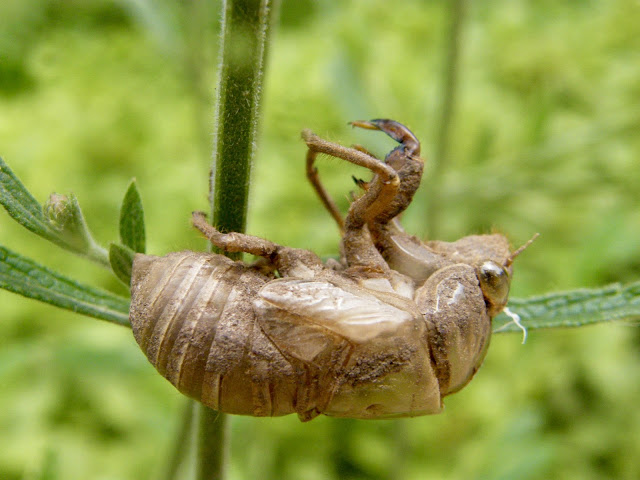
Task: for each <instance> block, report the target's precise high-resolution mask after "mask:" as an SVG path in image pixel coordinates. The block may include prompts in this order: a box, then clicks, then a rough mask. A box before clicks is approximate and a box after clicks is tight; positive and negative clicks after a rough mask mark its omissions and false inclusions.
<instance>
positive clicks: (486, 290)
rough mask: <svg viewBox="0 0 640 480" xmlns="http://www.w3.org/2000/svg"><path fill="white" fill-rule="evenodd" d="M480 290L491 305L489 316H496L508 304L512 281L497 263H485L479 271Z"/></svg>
mask: <svg viewBox="0 0 640 480" xmlns="http://www.w3.org/2000/svg"><path fill="white" fill-rule="evenodd" d="M478 278H479V280H480V288H481V289H482V293H483V294H484V298H485V300H486V301H487V303H488V305H489V315H490V316H492V317H493V316H494V315H497V314H498V313H500V311H501V310H502V309H503V308H504V306H505V305H506V304H507V298H508V296H509V286H510V284H511V279H510V278H509V274H508V273H507V271H506V270H505V269H504V267H502V266H501V265H498V264H497V263H495V262H491V261H487V262H484V263H483V264H482V265H481V266H480V269H479V271H478Z"/></svg>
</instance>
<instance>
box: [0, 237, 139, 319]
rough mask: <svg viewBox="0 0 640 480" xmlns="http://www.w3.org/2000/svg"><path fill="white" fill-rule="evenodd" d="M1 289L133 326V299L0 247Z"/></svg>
mask: <svg viewBox="0 0 640 480" xmlns="http://www.w3.org/2000/svg"><path fill="white" fill-rule="evenodd" d="M0 288H4V289H5V290H9V291H10V292H14V293H17V294H19V295H22V296H24V297H28V298H33V299H35V300H39V301H41V302H45V303H49V304H51V305H55V306H56V307H60V308H64V309H67V310H71V311H74V312H77V313H82V314H84V315H88V316H90V317H95V318H99V319H101V320H106V321H108V322H112V323H117V324H119V325H125V326H128V325H129V313H128V312H129V300H128V299H126V298H124V297H120V296H118V295H115V294H113V293H111V292H108V291H106V290H101V289H99V288H95V287H91V286H88V285H83V284H81V283H78V282H76V281H74V280H71V279H70V278H68V277H65V276H64V275H61V274H60V273H57V272H54V271H52V270H50V269H48V268H47V267H45V266H43V265H40V264H39V263H37V262H35V261H34V260H31V259H29V258H25V257H22V256H21V255H18V254H17V253H15V252H12V251H10V250H8V249H7V248H4V247H2V246H0Z"/></svg>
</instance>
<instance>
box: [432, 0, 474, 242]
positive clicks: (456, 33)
mask: <svg viewBox="0 0 640 480" xmlns="http://www.w3.org/2000/svg"><path fill="white" fill-rule="evenodd" d="M450 5H451V11H450V21H451V24H450V27H449V31H448V34H447V37H448V40H447V54H446V60H445V65H444V69H443V78H442V106H441V110H440V123H439V130H438V136H437V138H436V146H435V166H434V168H433V171H432V172H431V178H430V179H429V189H428V202H427V226H428V229H429V237H430V238H437V236H438V229H439V226H440V225H439V221H440V219H439V214H440V211H441V209H442V205H441V192H440V185H441V183H442V172H444V171H445V168H446V166H447V163H448V161H449V158H448V157H449V135H450V130H451V125H452V123H453V114H454V111H455V100H456V92H457V87H458V64H459V58H460V37H461V35H462V24H463V20H464V13H465V8H466V5H465V0H453V1H452V2H451V3H450Z"/></svg>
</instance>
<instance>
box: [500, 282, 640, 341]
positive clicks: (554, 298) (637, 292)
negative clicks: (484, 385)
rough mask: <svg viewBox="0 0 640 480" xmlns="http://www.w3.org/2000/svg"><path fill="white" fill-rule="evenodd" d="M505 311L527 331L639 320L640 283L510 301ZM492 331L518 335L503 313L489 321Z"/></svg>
mask: <svg viewBox="0 0 640 480" xmlns="http://www.w3.org/2000/svg"><path fill="white" fill-rule="evenodd" d="M509 309H510V310H511V311H512V312H513V313H516V314H517V315H519V316H520V320H521V322H522V325H523V326H524V327H525V328H527V329H536V328H558V327H560V328H562V327H580V326H582V325H589V324H592V323H600V322H611V321H614V320H626V321H633V322H637V321H639V320H640V281H639V282H634V283H630V284H628V285H624V286H623V285H619V284H614V285H608V286H606V287H602V288H590V289H586V288H585V289H579V290H571V291H568V292H554V293H548V294H546V295H541V296H537V297H531V298H527V299H516V298H514V299H512V300H510V301H509ZM493 331H494V332H496V333H498V332H499V333H502V332H519V331H520V328H519V327H518V326H517V325H515V324H514V323H513V322H512V321H511V319H509V317H508V316H506V315H505V314H504V313H502V314H500V315H499V316H497V317H496V318H495V319H494V320H493Z"/></svg>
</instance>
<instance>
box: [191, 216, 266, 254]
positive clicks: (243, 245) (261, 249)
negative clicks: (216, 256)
mask: <svg viewBox="0 0 640 480" xmlns="http://www.w3.org/2000/svg"><path fill="white" fill-rule="evenodd" d="M192 221H193V226H194V227H196V228H197V229H198V230H200V231H201V232H202V233H203V234H204V236H205V237H207V239H208V240H209V241H210V242H211V243H212V244H213V245H214V246H216V247H218V248H219V249H221V250H224V251H225V252H245V253H250V254H252V255H256V256H258V257H267V258H268V257H271V256H272V255H273V254H274V253H276V251H277V250H278V245H277V244H275V243H273V242H270V241H269V240H265V239H263V238H259V237H254V236H252V235H245V234H244V233H237V232H231V233H222V232H219V231H218V230H217V229H216V228H215V227H213V226H212V225H210V224H209V222H207V219H206V216H205V214H204V213H203V212H193V215H192Z"/></svg>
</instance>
